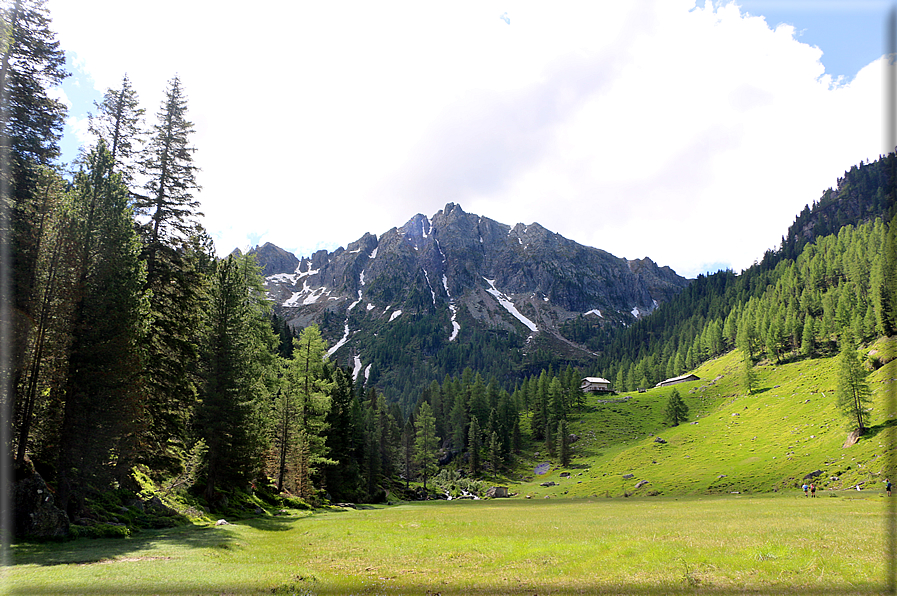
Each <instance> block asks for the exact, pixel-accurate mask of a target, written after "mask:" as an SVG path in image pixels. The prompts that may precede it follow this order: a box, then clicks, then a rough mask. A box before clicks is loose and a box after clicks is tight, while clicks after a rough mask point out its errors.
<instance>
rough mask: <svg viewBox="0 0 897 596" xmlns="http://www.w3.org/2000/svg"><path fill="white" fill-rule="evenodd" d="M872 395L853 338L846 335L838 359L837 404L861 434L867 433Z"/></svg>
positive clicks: (842, 340)
mask: <svg viewBox="0 0 897 596" xmlns="http://www.w3.org/2000/svg"><path fill="white" fill-rule="evenodd" d="M871 399H872V394H871V392H870V391H869V385H868V384H867V383H866V371H865V370H863V365H862V364H861V363H860V359H859V358H858V357H857V351H856V347H855V346H854V343H853V337H851V336H850V334H849V333H845V335H844V337H842V338H841V354H840V356H839V357H838V388H837V390H836V391H835V403H836V404H837V406H838V409H839V410H840V411H841V413H842V414H843V415H844V416H845V417H846V418H847V419H848V420H849V421H850V425H851V426H852V427H853V429H854V430H856V431H858V433H859V434H861V435H862V434H863V433H864V432H866V422H867V420H868V417H869V402H870V401H871Z"/></svg>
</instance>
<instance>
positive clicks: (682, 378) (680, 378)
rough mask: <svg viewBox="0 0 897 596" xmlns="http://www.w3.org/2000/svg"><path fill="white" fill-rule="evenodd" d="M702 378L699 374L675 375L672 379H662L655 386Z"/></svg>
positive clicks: (667, 385) (665, 385)
mask: <svg viewBox="0 0 897 596" xmlns="http://www.w3.org/2000/svg"><path fill="white" fill-rule="evenodd" d="M700 380H701V378H700V377H698V376H697V375H682V376H679V377H673V378H672V379H667V380H665V381H661V382H660V383H658V384H657V385H654V386H655V387H669V386H670V385H676V384H678V383H685V382H687V381H700Z"/></svg>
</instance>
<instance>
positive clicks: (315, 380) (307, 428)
mask: <svg viewBox="0 0 897 596" xmlns="http://www.w3.org/2000/svg"><path fill="white" fill-rule="evenodd" d="M326 354H327V345H326V343H325V342H324V340H323V338H321V332H320V331H319V330H318V326H317V325H311V326H309V327H306V328H305V329H303V330H302V332H301V333H300V334H299V338H298V339H295V340H294V343H293V358H292V359H291V360H290V361H289V363H288V364H287V369H286V373H285V375H284V386H283V393H284V397H285V399H287V400H290V401H291V402H292V404H293V409H294V412H295V419H296V427H297V429H298V433H297V434H296V436H295V441H294V442H293V446H294V448H295V450H296V453H297V457H296V459H295V464H294V466H293V472H292V482H291V483H290V484H291V485H292V487H293V488H294V489H295V490H296V492H297V493H298V494H299V496H301V497H302V498H305V499H313V498H315V496H316V491H315V488H314V481H315V480H316V477H317V475H318V473H319V472H321V471H322V466H324V465H328V464H332V463H333V460H331V459H330V458H328V457H327V456H328V449H327V443H326V438H327V429H328V424H327V415H328V413H329V412H330V405H331V399H330V392H331V390H332V388H333V381H332V380H330V378H329V376H328V375H327V374H326V370H325V366H326V361H325V357H326Z"/></svg>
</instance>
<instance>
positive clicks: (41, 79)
mask: <svg viewBox="0 0 897 596" xmlns="http://www.w3.org/2000/svg"><path fill="white" fill-rule="evenodd" d="M44 4H45V0H17V1H16V2H14V3H13V4H12V5H10V3H8V2H7V3H4V6H3V7H2V8H0V13H2V14H0V17H2V18H0V22H2V24H3V26H4V27H3V30H2V31H0V42H2V43H0V51H2V66H0V163H2V164H3V168H2V170H3V172H2V175H0V262H2V263H3V266H2V267H0V325H2V327H0V330H2V331H3V336H2V337H0V342H3V346H4V350H3V355H4V356H6V357H7V358H8V360H7V359H4V361H3V362H0V364H2V366H3V370H0V373H2V374H3V375H4V376H3V379H2V381H3V383H4V384H3V386H2V387H0V390H2V391H3V394H2V395H0V398H2V399H3V400H4V402H7V403H8V401H7V400H8V397H9V396H8V394H7V393H6V391H7V388H9V389H12V388H15V390H16V401H19V400H21V399H22V395H21V394H20V393H19V391H20V390H21V389H22V388H23V385H21V384H20V383H19V380H20V377H21V375H22V373H23V372H24V369H23V368H22V366H23V364H24V363H25V357H24V356H25V351H26V349H27V345H28V342H29V338H30V334H31V333H32V331H33V330H34V328H33V327H32V326H31V325H30V324H29V321H31V320H35V319H36V316H38V313H37V310H36V309H37V308H39V305H37V304H36V300H35V299H36V298H37V297H38V296H39V295H40V294H38V293H37V292H35V284H36V281H37V279H36V276H37V274H38V258H39V255H40V254H41V246H42V241H45V240H46V237H44V236H43V231H44V230H45V228H44V227H43V226H44V224H45V223H46V218H45V215H46V211H45V210H44V209H41V205H42V204H44V201H43V199H44V196H42V192H41V186H43V185H42V184H41V178H42V177H43V172H45V170H46V169H47V168H48V167H50V166H53V165H54V164H55V161H56V159H57V158H58V157H59V143H58V142H59V139H60V137H61V136H62V128H63V124H64V122H65V113H66V110H65V106H64V104H63V103H62V102H61V101H59V100H56V99H54V98H53V97H51V95H50V90H51V89H53V88H54V87H57V86H58V85H60V84H61V83H62V81H63V79H65V77H67V76H68V73H67V72H66V70H65V54H64V52H63V51H62V50H61V49H60V47H59V42H58V41H56V39H55V33H53V31H51V30H50V15H49V11H48V10H47V9H46V7H45V6H44ZM10 265H11V267H10ZM10 307H11V308H10ZM13 312H15V313H17V314H18V315H20V316H16V317H15V318H13V316H12V313H13ZM7 350H8V351H7ZM7 366H8V367H9V368H8V369H7ZM7 371H9V372H11V376H12V378H11V379H9V380H8V382H9V385H8V386H7V385H6V383H7V379H8V377H6V374H7Z"/></svg>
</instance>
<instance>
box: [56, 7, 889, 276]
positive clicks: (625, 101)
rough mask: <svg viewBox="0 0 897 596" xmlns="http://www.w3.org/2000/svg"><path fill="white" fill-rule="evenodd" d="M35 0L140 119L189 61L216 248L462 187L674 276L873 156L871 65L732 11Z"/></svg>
mask: <svg viewBox="0 0 897 596" xmlns="http://www.w3.org/2000/svg"><path fill="white" fill-rule="evenodd" d="M49 5H50V8H51V11H52V15H53V17H54V28H55V29H56V30H57V31H58V32H59V37H60V41H61V42H62V46H63V48H64V49H66V50H70V51H72V52H75V53H76V54H77V55H78V59H79V61H80V62H81V63H82V64H83V67H84V68H85V69H86V70H87V71H89V72H90V73H91V75H92V76H93V78H94V80H95V81H96V85H97V86H98V90H100V91H102V90H104V89H105V88H106V87H108V86H115V85H117V84H118V83H119V82H120V80H121V76H122V74H123V73H124V72H127V73H128V75H129V76H130V78H131V80H132V83H133V84H134V87H135V89H136V90H137V91H138V93H139V94H140V96H141V98H142V100H143V101H144V105H145V106H146V107H147V111H148V114H149V115H150V119H152V117H153V116H154V114H155V113H156V111H157V110H158V106H159V102H160V101H161V97H162V92H163V90H164V88H165V84H166V81H167V80H168V79H169V78H170V77H171V76H172V75H173V74H175V73H178V74H179V75H180V77H181V80H182V82H183V84H184V86H185V89H186V91H187V94H188V97H189V107H190V114H189V115H190V117H191V119H192V120H193V121H194V123H195V124H196V130H197V134H196V137H195V139H194V142H195V145H196V146H197V148H198V152H197V154H196V159H197V161H198V164H199V165H200V167H201V168H202V172H201V173H200V176H199V181H200V183H201V184H202V186H203V192H202V194H201V195H200V200H201V201H202V204H203V205H202V208H203V211H204V212H205V213H206V220H205V224H206V226H207V227H208V228H209V230H210V231H211V232H212V233H213V235H214V236H215V238H216V243H217V244H218V248H219V251H220V252H222V253H227V252H230V250H231V249H232V248H234V247H235V246H239V247H241V248H245V247H246V246H247V245H248V244H249V243H250V237H251V238H252V240H253V241H254V242H266V241H270V242H274V243H275V244H278V245H280V246H283V247H299V250H300V252H302V253H305V254H307V253H309V252H311V250H314V249H315V248H316V247H318V248H330V249H332V248H333V247H335V246H337V245H343V246H345V245H346V244H347V243H348V242H351V241H352V240H355V239H357V238H358V237H360V236H361V235H362V234H363V233H364V232H373V233H376V234H380V233H382V232H384V231H386V230H387V229H388V228H390V227H392V226H396V225H401V224H403V223H404V222H405V221H406V220H407V219H408V218H410V217H411V216H412V215H413V214H414V213H417V212H422V213H424V214H427V215H431V214H433V213H435V212H436V211H437V210H438V209H440V208H441V207H442V206H443V205H444V203H445V202H446V201H455V202H459V203H460V204H461V205H462V206H463V207H464V208H465V210H467V211H470V212H475V213H479V214H482V215H485V216H488V217H491V218H493V219H497V220H499V221H502V222H505V223H509V224H514V223H516V222H518V221H522V222H524V223H531V222H535V221H537V222H539V223H541V224H542V225H544V226H546V227H548V228H549V229H552V230H554V231H556V232H559V233H561V234H563V235H564V236H567V237H568V238H571V239H573V240H576V241H578V242H581V243H583V244H589V245H592V246H596V247H599V248H602V249H604V250H607V251H609V252H612V253H614V254H616V255H618V256H625V257H628V258H636V257H642V256H645V255H647V256H650V257H651V258H652V259H654V260H656V261H658V262H659V263H660V264H664V265H670V266H672V267H673V268H674V269H676V270H677V271H679V272H680V273H685V274H690V275H693V274H695V273H697V272H699V270H700V268H701V267H702V266H703V264H705V263H708V262H714V263H715V262H721V263H729V264H731V265H732V266H733V267H735V268H737V269H740V268H743V267H746V266H747V265H749V264H750V263H751V262H752V261H753V260H754V259H756V258H759V257H761V256H762V254H763V251H764V250H765V249H767V248H771V247H773V246H774V245H775V244H777V243H778V241H779V239H780V237H781V235H782V234H784V233H785V232H786V230H787V226H788V225H789V224H790V223H791V221H792V220H793V218H794V216H795V215H796V214H797V213H798V212H799V211H800V209H801V208H802V207H803V205H805V204H807V203H810V202H812V201H813V200H815V199H818V198H819V196H820V195H821V192H822V191H823V190H824V189H825V188H828V187H829V186H832V185H834V184H835V182H836V179H837V177H838V176H839V175H841V174H842V173H843V171H844V170H846V169H848V168H849V167H850V166H851V165H852V164H855V163H857V162H858V161H859V160H860V159H864V160H865V159H875V158H876V157H877V155H878V154H879V152H880V151H882V149H881V147H880V145H881V139H880V134H879V130H880V121H881V113H882V111H881V107H880V102H881V68H882V66H881V65H880V64H879V63H874V64H872V65H870V66H868V67H866V68H865V69H863V70H862V71H861V72H860V73H859V74H858V75H857V77H856V78H855V79H854V80H853V81H852V82H851V83H850V84H848V85H838V84H837V82H834V81H832V80H831V79H830V78H829V77H827V76H825V75H824V74H823V73H824V69H823V67H822V65H821V64H820V63H819V59H820V57H821V51H820V50H819V49H818V48H814V47H810V46H808V45H806V44H801V43H799V42H798V41H796V40H795V39H794V31H793V29H792V28H791V27H788V26H780V27H778V28H777V29H776V30H775V31H773V30H770V29H769V27H768V26H767V24H766V22H765V21H764V20H763V19H761V18H756V17H753V18H745V17H744V16H743V15H741V14H740V13H739V10H738V8H737V7H735V6H734V5H726V6H722V7H718V8H713V7H712V6H711V5H710V4H709V3H708V4H700V5H699V6H698V7H696V8H695V6H694V2H692V1H689V0H662V1H661V0H657V1H655V2H649V1H642V2H635V3H629V2H625V3H594V2H575V3H567V4H564V5H562V6H559V5H554V4H552V5H550V6H549V5H548V4H547V3H542V2H515V3H513V5H512V6H508V5H507V3H499V2H495V1H489V0H487V1H480V2H457V3H451V4H444V3H427V4H422V3H389V4H384V3H362V2H356V3H352V2H350V3H340V4H338V5H336V4H328V3H280V4H277V3H275V4H274V5H272V6H273V7H272V6H269V8H268V9H266V11H265V12H264V14H262V13H261V12H257V11H255V10H253V9H247V8H246V7H241V9H240V10H236V9H234V10H226V9H223V8H222V7H221V6H222V5H220V4H217V3H216V4H212V3H210V2H192V3H185V2H174V1H173V0H160V1H157V2H154V3H152V4H143V3H137V4H134V3H122V2H118V1H113V0H81V1H80V2H78V3H71V2H63V1H62V0H51V2H50V3H49ZM76 5H77V6H76ZM504 13H507V16H508V18H509V20H510V21H511V22H510V24H508V23H506V22H505V21H504V20H502V19H501V18H500V17H501V15H503V14H504ZM260 230H264V231H265V232H263V233H262V232H260Z"/></svg>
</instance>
